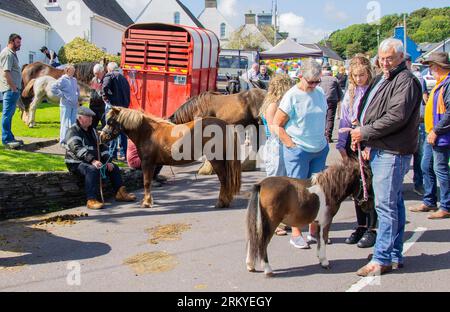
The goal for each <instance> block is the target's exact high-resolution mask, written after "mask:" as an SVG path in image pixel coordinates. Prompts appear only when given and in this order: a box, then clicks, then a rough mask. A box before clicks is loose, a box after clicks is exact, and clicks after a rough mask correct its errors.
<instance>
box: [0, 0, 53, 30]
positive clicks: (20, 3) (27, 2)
mask: <svg viewBox="0 0 450 312" xmlns="http://www.w3.org/2000/svg"><path fill="white" fill-rule="evenodd" d="M0 10H4V11H7V12H10V13H13V14H16V15H19V16H22V17H25V18H27V19H30V20H32V21H35V22H38V23H41V24H44V25H47V26H50V24H49V23H48V21H47V20H46V19H45V17H44V16H43V15H42V14H41V13H40V12H39V10H38V9H37V8H36V7H35V6H34V5H33V3H32V2H31V0H14V1H11V0H0Z"/></svg>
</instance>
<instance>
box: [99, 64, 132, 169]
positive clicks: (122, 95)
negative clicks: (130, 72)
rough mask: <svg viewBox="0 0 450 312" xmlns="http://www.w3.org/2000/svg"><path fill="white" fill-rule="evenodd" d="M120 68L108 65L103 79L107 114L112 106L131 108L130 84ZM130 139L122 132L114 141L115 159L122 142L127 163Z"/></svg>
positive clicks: (112, 151)
mask: <svg viewBox="0 0 450 312" xmlns="http://www.w3.org/2000/svg"><path fill="white" fill-rule="evenodd" d="M118 69H119V66H118V65H117V64H116V63H114V62H111V63H109V64H108V67H107V70H108V73H107V74H106V75H105V77H104V78H103V85H102V94H103V100H104V101H105V103H106V114H108V112H109V110H110V109H111V107H112V106H119V107H125V108H128V107H129V106H130V98H131V97H130V94H131V91H130V84H129V83H128V80H127V79H126V78H125V77H124V76H123V75H122V74H121V73H119V72H118ZM127 141H128V138H127V136H126V135H125V133H123V132H121V133H120V136H119V138H118V140H114V141H112V142H111V144H110V153H111V154H112V156H113V158H114V159H117V147H118V143H119V142H120V146H121V149H122V151H121V153H122V156H123V159H121V160H123V161H126V158H127V157H126V154H127Z"/></svg>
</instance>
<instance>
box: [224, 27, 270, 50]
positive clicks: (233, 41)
mask: <svg viewBox="0 0 450 312" xmlns="http://www.w3.org/2000/svg"><path fill="white" fill-rule="evenodd" d="M262 43H263V38H261V37H260V36H255V35H252V34H248V35H244V34H243V29H239V30H237V31H235V32H234V33H233V34H232V35H231V36H230V41H229V42H228V44H227V48H229V49H239V50H246V49H248V50H263V48H262Z"/></svg>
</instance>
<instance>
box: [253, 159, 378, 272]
mask: <svg viewBox="0 0 450 312" xmlns="http://www.w3.org/2000/svg"><path fill="white" fill-rule="evenodd" d="M363 170H364V175H365V176H366V177H367V187H368V188H367V189H368V190H370V192H369V194H371V196H369V199H368V200H367V201H366V202H364V200H363V199H362V198H363V193H364V192H363V183H362V179H361V168H360V165H359V162H357V161H355V160H352V159H350V160H346V161H344V162H342V163H339V164H335V165H332V166H330V167H328V169H326V170H325V171H324V172H322V173H319V174H316V175H315V176H313V178H312V179H311V180H297V179H291V178H287V177H270V178H267V179H265V180H263V181H262V182H261V183H259V184H256V185H255V186H254V188H253V192H252V195H251V198H250V201H249V203H248V206H247V215H246V229H247V260H246V263H247V270H248V271H249V272H255V263H256V261H257V260H258V259H260V260H262V264H263V266H264V273H265V275H266V276H267V277H271V276H273V270H272V268H271V267H270V264H269V258H268V255H267V246H268V245H269V243H270V240H271V239H272V237H273V235H274V233H275V229H276V228H277V226H278V225H279V224H280V223H281V222H283V223H284V224H287V225H290V226H295V227H299V228H301V227H303V226H305V225H308V224H310V223H312V222H316V223H317V224H318V230H317V232H318V233H317V257H318V258H319V261H320V264H321V266H322V267H323V268H325V269H329V266H330V264H329V261H328V260H327V257H326V244H325V242H326V241H327V240H328V233H329V230H330V226H331V223H332V221H333V218H334V216H335V215H336V214H337V212H338V211H339V208H340V205H341V203H342V202H343V201H344V200H345V199H346V198H347V197H348V196H350V195H352V196H353V198H355V199H357V200H358V201H360V203H361V204H362V208H363V210H364V211H367V212H368V211H371V210H372V209H374V207H375V204H374V199H373V188H372V183H371V180H372V179H371V177H372V174H371V171H370V169H369V167H368V166H364V169H363Z"/></svg>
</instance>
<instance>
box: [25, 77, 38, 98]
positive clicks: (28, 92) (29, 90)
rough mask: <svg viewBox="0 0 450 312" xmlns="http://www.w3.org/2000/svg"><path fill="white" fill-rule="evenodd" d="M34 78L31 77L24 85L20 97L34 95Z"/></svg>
mask: <svg viewBox="0 0 450 312" xmlns="http://www.w3.org/2000/svg"><path fill="white" fill-rule="evenodd" d="M35 81H36V79H31V80H30V82H28V84H27V85H26V87H25V89H24V90H23V91H22V97H24V98H31V97H33V96H34V91H33V88H34V82H35Z"/></svg>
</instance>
